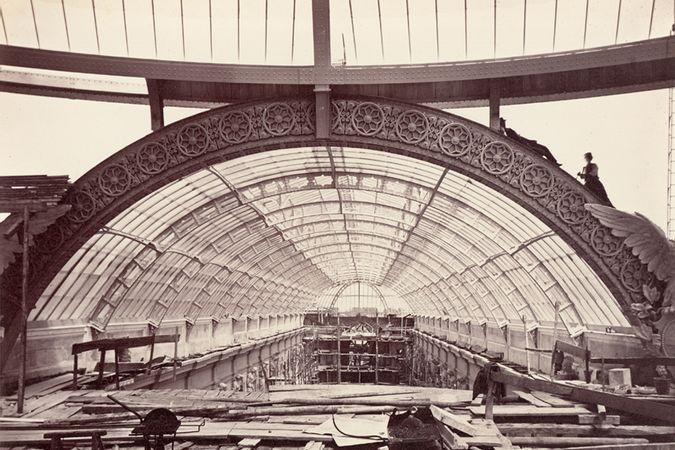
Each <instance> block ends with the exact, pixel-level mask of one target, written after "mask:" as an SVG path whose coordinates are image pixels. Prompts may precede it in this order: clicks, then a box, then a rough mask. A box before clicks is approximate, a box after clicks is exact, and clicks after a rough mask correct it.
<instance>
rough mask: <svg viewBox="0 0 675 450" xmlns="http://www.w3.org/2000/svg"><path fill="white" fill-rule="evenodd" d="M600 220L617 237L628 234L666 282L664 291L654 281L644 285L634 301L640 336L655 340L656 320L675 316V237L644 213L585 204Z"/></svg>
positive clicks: (635, 250) (643, 258) (639, 253)
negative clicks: (670, 236) (637, 300)
mask: <svg viewBox="0 0 675 450" xmlns="http://www.w3.org/2000/svg"><path fill="white" fill-rule="evenodd" d="M585 208H586V210H588V211H589V212H590V213H591V214H592V215H593V216H594V217H595V218H596V219H598V220H599V221H600V223H601V224H603V225H604V226H606V227H608V228H610V229H611V230H612V234H613V235H614V236H616V237H620V238H625V239H624V245H626V246H627V247H629V248H630V249H631V250H632V252H633V254H634V255H635V256H637V257H638V258H639V259H640V261H641V262H642V263H643V264H646V265H647V270H648V271H649V272H651V273H652V274H654V276H655V277H656V279H658V280H660V281H661V282H663V283H665V289H664V290H663V295H660V290H659V289H658V288H657V287H656V286H654V285H653V284H651V285H647V284H643V285H642V293H643V301H642V302H639V303H633V304H632V305H631V309H632V311H633V312H634V313H635V315H636V316H637V317H638V318H639V319H640V321H641V326H640V329H639V330H637V329H636V333H637V334H638V337H640V338H641V339H643V340H647V341H651V342H654V340H655V338H657V336H658V335H656V334H655V333H656V332H657V331H658V330H657V329H656V326H655V325H654V324H655V322H658V321H659V320H661V319H662V318H664V317H666V316H670V317H669V318H670V319H672V318H674V317H675V241H672V240H670V239H668V238H667V237H666V234H665V233H664V232H663V230H662V229H661V228H659V226H658V225H656V224H654V223H653V222H652V221H651V220H649V219H648V218H646V217H645V216H643V215H642V214H639V213H635V214H630V213H627V212H623V211H619V210H617V209H614V208H610V207H608V206H603V205H596V204H591V203H589V204H586V205H585Z"/></svg>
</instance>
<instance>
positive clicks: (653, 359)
mask: <svg viewBox="0 0 675 450" xmlns="http://www.w3.org/2000/svg"><path fill="white" fill-rule="evenodd" d="M591 362H592V363H605V364H624V365H631V364H640V365H644V364H659V365H664V366H675V357H672V356H627V357H623V358H600V357H595V358H591Z"/></svg>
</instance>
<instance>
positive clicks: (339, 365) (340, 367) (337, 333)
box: [335, 309, 342, 384]
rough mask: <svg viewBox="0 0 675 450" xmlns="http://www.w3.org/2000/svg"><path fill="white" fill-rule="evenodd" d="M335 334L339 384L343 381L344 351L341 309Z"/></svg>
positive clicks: (338, 311)
mask: <svg viewBox="0 0 675 450" xmlns="http://www.w3.org/2000/svg"><path fill="white" fill-rule="evenodd" d="M335 334H336V335H337V382H338V384H340V383H342V353H341V351H340V339H342V338H341V334H342V333H341V332H340V310H339V309H338V310H337V328H336V330H335Z"/></svg>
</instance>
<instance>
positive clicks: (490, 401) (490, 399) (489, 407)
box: [485, 367, 495, 420]
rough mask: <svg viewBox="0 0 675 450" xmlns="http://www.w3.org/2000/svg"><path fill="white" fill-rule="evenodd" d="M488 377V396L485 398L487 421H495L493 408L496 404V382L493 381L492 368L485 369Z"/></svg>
mask: <svg viewBox="0 0 675 450" xmlns="http://www.w3.org/2000/svg"><path fill="white" fill-rule="evenodd" d="M485 371H486V374H485V375H486V377H487V395H486V396H485V420H493V418H494V415H493V406H494V404H495V382H494V381H492V374H491V373H490V372H491V368H490V367H487V368H486V369H485Z"/></svg>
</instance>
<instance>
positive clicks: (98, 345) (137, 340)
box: [72, 334, 180, 355]
mask: <svg viewBox="0 0 675 450" xmlns="http://www.w3.org/2000/svg"><path fill="white" fill-rule="evenodd" d="M179 340H180V335H179V334H159V335H156V336H155V335H152V336H141V337H133V338H119V339H99V340H96V341H87V342H80V343H77V344H73V347H72V354H73V355H75V354H77V353H82V352H87V351H91V350H115V349H116V348H134V347H143V346H146V345H152V344H153V343H155V344H166V343H169V342H172V343H173V342H178V341H179Z"/></svg>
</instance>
